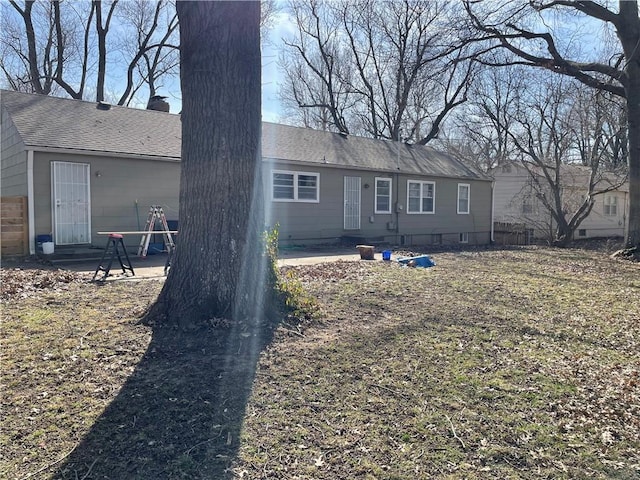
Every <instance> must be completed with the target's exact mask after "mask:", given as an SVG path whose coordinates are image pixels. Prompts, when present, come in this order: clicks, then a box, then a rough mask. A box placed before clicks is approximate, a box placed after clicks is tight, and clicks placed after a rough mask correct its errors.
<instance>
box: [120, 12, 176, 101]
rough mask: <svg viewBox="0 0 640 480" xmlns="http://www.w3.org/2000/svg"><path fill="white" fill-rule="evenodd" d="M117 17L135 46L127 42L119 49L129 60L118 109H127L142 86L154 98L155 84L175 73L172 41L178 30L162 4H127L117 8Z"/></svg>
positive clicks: (155, 92) (174, 48)
mask: <svg viewBox="0 0 640 480" xmlns="http://www.w3.org/2000/svg"><path fill="white" fill-rule="evenodd" d="M118 17H119V20H120V24H121V25H127V24H130V25H131V27H132V28H131V30H132V31H133V32H135V33H136V42H135V44H133V43H132V42H130V41H127V42H123V45H122V49H123V50H124V51H126V52H127V53H128V56H129V57H130V58H131V60H130V61H129V64H128V66H127V82H126V86H125V89H124V91H123V92H122V95H121V96H120V99H119V100H118V105H128V104H129V102H130V101H131V100H132V99H133V96H134V95H135V93H136V92H137V91H138V90H139V89H140V88H141V87H142V86H143V85H146V86H147V87H148V90H149V98H151V97H153V96H154V95H156V94H157V88H158V85H157V84H158V81H161V79H162V78H163V77H165V76H167V75H172V74H174V73H176V72H177V67H178V65H179V61H180V60H179V54H178V46H177V45H174V44H172V40H173V36H174V33H175V32H176V31H177V28H178V16H177V14H176V11H175V9H174V7H173V5H171V4H169V2H168V1H166V0H165V1H163V0H159V1H157V2H156V3H150V2H148V1H147V0H128V1H127V2H124V3H123V5H122V6H121V7H120V10H119V12H118ZM175 43H176V44H177V41H176V42H175ZM136 73H137V78H136Z"/></svg>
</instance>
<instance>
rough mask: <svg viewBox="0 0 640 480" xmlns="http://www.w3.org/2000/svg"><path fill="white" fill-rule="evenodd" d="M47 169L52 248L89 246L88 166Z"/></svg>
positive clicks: (64, 164) (61, 164)
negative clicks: (50, 190) (50, 185)
mask: <svg viewBox="0 0 640 480" xmlns="http://www.w3.org/2000/svg"><path fill="white" fill-rule="evenodd" d="M51 168H52V177H53V221H54V227H53V230H54V235H55V242H56V244H57V245H72V244H77V243H91V205H90V203H89V200H90V195H89V164H86V163H70V162H53V163H52V166H51Z"/></svg>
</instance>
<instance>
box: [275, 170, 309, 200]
mask: <svg viewBox="0 0 640 480" xmlns="http://www.w3.org/2000/svg"><path fill="white" fill-rule="evenodd" d="M276 173H283V174H286V175H293V198H274V196H273V175H274V174H276ZM299 175H309V176H313V177H316V190H317V192H316V198H315V199H314V200H311V199H307V198H303V199H299V198H298V176H299ZM270 183H271V185H270V189H271V201H272V202H285V203H292V202H296V203H320V173H318V172H299V171H297V170H272V171H271V182H270Z"/></svg>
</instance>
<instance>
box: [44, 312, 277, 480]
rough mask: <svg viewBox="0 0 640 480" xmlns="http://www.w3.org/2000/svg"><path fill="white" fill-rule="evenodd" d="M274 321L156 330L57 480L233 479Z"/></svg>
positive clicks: (66, 462) (224, 323)
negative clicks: (232, 467)
mask: <svg viewBox="0 0 640 480" xmlns="http://www.w3.org/2000/svg"><path fill="white" fill-rule="evenodd" d="M274 329H275V325H274V324H273V323H262V324H260V325H253V326H248V325H243V324H230V323H228V322H227V321H225V320H220V321H219V323H218V324H217V325H215V326H212V328H207V329H206V330H199V331H193V332H178V331H176V330H173V329H168V328H162V329H161V328H154V333H153V337H152V340H151V343H150V345H149V348H148V349H147V351H146V353H145V355H144V357H143V358H142V360H141V361H140V362H139V364H138V365H137V367H136V369H135V371H134V373H133V374H132V375H131V376H130V377H129V378H128V380H127V382H126V383H125V385H124V386H123V387H122V389H121V391H120V392H119V394H118V396H117V397H116V399H115V400H114V401H113V402H111V404H109V406H108V407H107V408H106V409H105V411H104V413H103V414H102V415H101V416H100V418H98V420H97V421H96V422H95V424H94V425H93V426H92V428H91V431H90V432H89V433H88V434H87V435H86V436H85V437H84V438H83V439H82V441H81V442H80V444H79V445H78V446H77V447H76V448H75V449H74V451H73V452H72V453H71V454H70V455H69V456H68V457H67V458H66V459H65V461H64V464H62V465H61V466H60V467H59V469H58V470H57V472H56V473H55V474H54V475H53V477H52V478H55V479H65V480H67V479H80V478H82V479H98V478H99V479H124V478H126V479H151V478H153V479H168V478H189V479H198V478H203V479H204V478H207V479H212V478H215V479H223V478H229V477H230V476H231V472H229V471H228V469H229V466H230V465H231V462H232V461H233V459H234V457H235V455H236V454H237V451H238V447H239V437H240V431H241V428H242V422H243V418H244V414H245V410H246V404H247V401H248V399H249V396H250V393H251V386H252V383H253V378H254V376H255V371H256V365H257V362H258V358H259V355H260V353H261V351H262V350H263V349H264V348H265V347H266V346H267V345H268V344H269V343H270V342H271V340H272V338H273V331H274Z"/></svg>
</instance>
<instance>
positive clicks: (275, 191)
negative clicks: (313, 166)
mask: <svg viewBox="0 0 640 480" xmlns="http://www.w3.org/2000/svg"><path fill="white" fill-rule="evenodd" d="M319 185H320V175H319V174H317V173H307V172H287V171H279V170H274V172H273V176H272V187H271V195H272V198H273V200H274V201H276V202H315V203H317V202H318V201H319V198H320V195H319Z"/></svg>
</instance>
